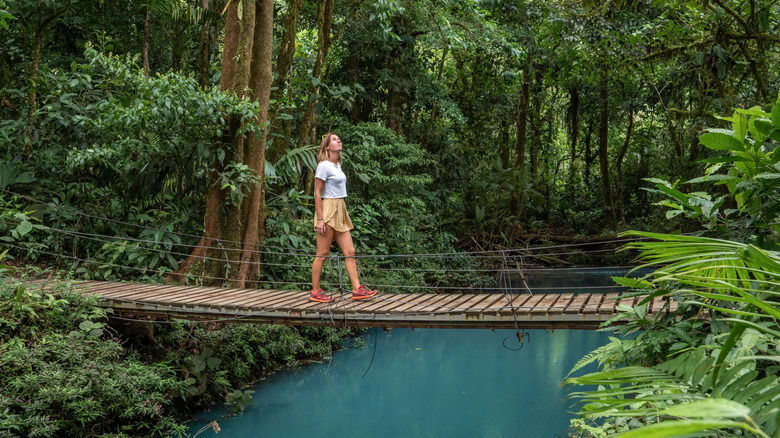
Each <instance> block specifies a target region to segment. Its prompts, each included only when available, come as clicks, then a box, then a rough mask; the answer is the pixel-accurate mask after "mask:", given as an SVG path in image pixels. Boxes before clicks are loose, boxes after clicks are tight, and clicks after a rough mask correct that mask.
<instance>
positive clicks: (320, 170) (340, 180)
mask: <svg viewBox="0 0 780 438" xmlns="http://www.w3.org/2000/svg"><path fill="white" fill-rule="evenodd" d="M314 177H315V178H319V179H321V180H323V181H325V187H324V188H323V190H322V193H321V195H322V197H323V198H346V197H347V175H344V172H342V171H341V164H333V163H332V162H330V161H328V160H325V161H320V162H319V164H317V170H316V171H315V172H314Z"/></svg>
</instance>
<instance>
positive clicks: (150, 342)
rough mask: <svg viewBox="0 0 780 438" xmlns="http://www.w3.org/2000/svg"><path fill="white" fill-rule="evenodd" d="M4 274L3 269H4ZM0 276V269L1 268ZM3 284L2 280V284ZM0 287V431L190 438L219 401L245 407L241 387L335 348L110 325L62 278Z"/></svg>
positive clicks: (272, 337)
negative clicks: (197, 421)
mask: <svg viewBox="0 0 780 438" xmlns="http://www.w3.org/2000/svg"><path fill="white" fill-rule="evenodd" d="M7 269H10V267H7V266H0V270H2V271H5V270H7ZM0 273H1V272H0ZM6 280H7V279H6ZM49 286H51V288H50V289H47V290H45V291H43V290H41V289H39V288H36V287H30V286H24V285H20V284H18V283H15V282H11V281H3V282H2V283H0V339H3V342H2V344H0V366H2V369H3V373H2V375H0V388H2V389H3V390H2V391H0V413H1V414H2V415H0V433H2V434H4V435H8V436H20V437H21V436H24V437H62V436H74V437H75V436H105V437H108V436H113V437H115V436H127V437H129V436H190V432H189V431H188V429H187V426H186V424H185V423H186V421H188V420H189V416H191V415H193V414H194V413H197V412H199V411H201V410H203V409H206V408H208V407H210V406H212V405H214V404H215V403H219V402H224V401H225V396H226V395H227V401H228V403H230V404H232V405H233V406H234V407H235V408H236V409H237V410H243V408H244V406H245V405H246V404H247V403H249V402H250V401H251V393H252V391H249V390H245V389H244V387H245V386H244V385H245V384H246V383H247V382H250V381H253V380H255V379H258V378H262V376H263V375H265V374H267V373H270V372H273V371H274V370H276V369H277V368H279V367H282V366H292V365H295V364H297V363H298V361H299V360H302V359H311V358H319V357H324V356H327V355H329V354H331V352H332V348H334V347H335V346H336V344H337V343H338V341H339V339H340V336H342V335H343V333H339V332H338V331H336V330H332V329H305V328H304V329H300V330H298V329H295V328H290V327H283V326H263V325H257V324H219V323H212V324H208V325H203V324H192V323H188V322H174V323H172V324H151V321H146V322H137V323H127V322H121V321H117V320H109V319H108V318H107V315H106V311H105V310H104V309H102V308H100V307H97V305H96V304H97V303H96V298H94V297H82V296H80V295H78V294H77V293H75V292H74V291H73V289H72V286H71V284H70V283H69V282H67V281H62V280H57V281H52V282H51V283H50V284H49Z"/></svg>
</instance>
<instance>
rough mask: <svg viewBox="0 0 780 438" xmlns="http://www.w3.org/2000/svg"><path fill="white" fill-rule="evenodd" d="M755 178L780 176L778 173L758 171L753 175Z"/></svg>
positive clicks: (776, 177)
mask: <svg viewBox="0 0 780 438" xmlns="http://www.w3.org/2000/svg"><path fill="white" fill-rule="evenodd" d="M755 178H756V179H778V178H780V173H766V172H765V173H759V174H758V175H756V176H755Z"/></svg>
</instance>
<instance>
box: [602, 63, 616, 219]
mask: <svg viewBox="0 0 780 438" xmlns="http://www.w3.org/2000/svg"><path fill="white" fill-rule="evenodd" d="M607 84H608V82H607V73H606V71H602V73H601V79H600V80H599V107H600V114H599V172H600V173H601V196H602V197H603V199H604V212H605V214H606V218H607V226H609V227H610V228H612V229H615V228H616V227H617V216H616V215H615V203H614V201H613V199H612V187H611V185H610V181H609V154H608V152H609V150H608V147H609V108H608V103H609V102H608V100H607V97H608V95H607Z"/></svg>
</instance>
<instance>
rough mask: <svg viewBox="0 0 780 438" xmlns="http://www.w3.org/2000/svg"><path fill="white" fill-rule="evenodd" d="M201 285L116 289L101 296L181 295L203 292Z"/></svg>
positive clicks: (137, 297) (130, 297) (148, 296)
mask: <svg viewBox="0 0 780 438" xmlns="http://www.w3.org/2000/svg"><path fill="white" fill-rule="evenodd" d="M203 289H204V288H202V287H197V286H190V287H182V286H166V287H158V288H156V289H145V290H138V291H130V290H128V291H116V292H112V293H110V294H105V295H103V296H105V297H107V298H113V299H133V300H146V299H153V298H157V297H162V296H167V295H170V296H174V295H181V294H184V293H190V294H195V293H201V292H203Z"/></svg>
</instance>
